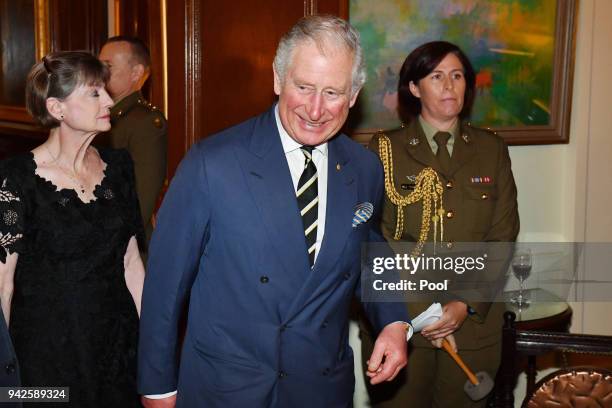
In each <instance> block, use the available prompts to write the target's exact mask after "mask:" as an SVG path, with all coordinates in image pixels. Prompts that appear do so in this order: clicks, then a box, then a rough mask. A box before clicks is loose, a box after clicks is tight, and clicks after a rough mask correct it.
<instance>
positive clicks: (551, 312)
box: [502, 288, 572, 395]
mask: <svg viewBox="0 0 612 408" xmlns="http://www.w3.org/2000/svg"><path fill="white" fill-rule="evenodd" d="M527 294H528V296H529V298H530V299H531V304H530V305H529V307H528V308H526V309H521V310H518V308H517V307H516V306H515V305H514V304H512V303H510V302H508V303H506V309H507V310H510V311H513V312H514V313H515V314H516V321H515V327H516V329H517V330H526V331H553V332H560V333H568V332H569V327H570V324H571V322H572V308H571V307H570V305H569V304H568V303H567V302H565V301H564V300H563V299H559V298H558V297H557V296H555V295H554V294H552V293H550V292H548V291H546V290H544V289H539V288H538V289H531V290H528V291H527ZM503 357H504V356H502V359H503ZM523 361H524V360H523ZM525 372H526V374H527V394H528V395H529V394H530V393H531V392H532V391H533V388H534V386H535V383H536V373H537V365H536V356H535V355H529V356H527V368H526V370H525ZM518 374H519V373H518V372H517V373H516V375H517V377H518Z"/></svg>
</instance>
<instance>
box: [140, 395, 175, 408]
mask: <svg viewBox="0 0 612 408" xmlns="http://www.w3.org/2000/svg"><path fill="white" fill-rule="evenodd" d="M140 401H141V402H142V405H143V406H144V407H145V408H174V407H175V406H176V394H174V395H172V396H170V397H167V398H162V399H152V398H147V397H141V398H140Z"/></svg>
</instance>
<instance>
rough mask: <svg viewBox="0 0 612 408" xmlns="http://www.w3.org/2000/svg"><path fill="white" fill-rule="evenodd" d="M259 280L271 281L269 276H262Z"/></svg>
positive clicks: (263, 281)
mask: <svg viewBox="0 0 612 408" xmlns="http://www.w3.org/2000/svg"><path fill="white" fill-rule="evenodd" d="M259 281H260V282H261V283H268V282H270V279H269V278H268V277H267V276H262V277H260V278H259Z"/></svg>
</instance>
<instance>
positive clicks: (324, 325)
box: [321, 320, 329, 329]
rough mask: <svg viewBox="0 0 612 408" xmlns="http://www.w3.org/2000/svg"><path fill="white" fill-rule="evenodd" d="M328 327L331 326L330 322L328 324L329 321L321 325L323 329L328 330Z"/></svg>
mask: <svg viewBox="0 0 612 408" xmlns="http://www.w3.org/2000/svg"><path fill="white" fill-rule="evenodd" d="M328 325H329V322H328V321H327V320H325V321H324V322H323V324H322V325H321V327H323V328H324V329H326V328H327V326H328Z"/></svg>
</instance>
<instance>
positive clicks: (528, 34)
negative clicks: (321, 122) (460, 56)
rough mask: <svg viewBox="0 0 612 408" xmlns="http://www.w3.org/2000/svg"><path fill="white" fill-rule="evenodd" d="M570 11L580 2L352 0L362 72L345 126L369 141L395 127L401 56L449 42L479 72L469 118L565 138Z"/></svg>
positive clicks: (513, 136) (537, 139) (513, 135)
mask: <svg viewBox="0 0 612 408" xmlns="http://www.w3.org/2000/svg"><path fill="white" fill-rule="evenodd" d="M345 1H346V0H345ZM576 9H577V1H576V0H377V1H371V0H348V4H347V5H346V10H348V18H349V20H350V22H351V23H352V24H353V25H354V26H355V27H356V28H357V29H358V30H359V32H360V34H361V41H362V46H363V48H364V55H365V57H366V63H367V72H368V80H367V82H366V85H365V87H364V89H363V90H362V91H361V92H362V93H361V95H360V97H359V102H358V106H356V108H354V112H353V113H352V114H351V117H350V118H349V122H348V128H349V131H350V132H351V133H352V134H353V135H354V137H355V138H356V139H357V140H360V141H366V140H368V139H369V137H370V135H371V134H372V133H373V132H374V131H377V130H379V129H389V128H394V127H397V126H399V125H400V119H399V117H398V115H397V112H396V110H397V81H398V73H399V70H400V67H401V65H402V63H403V61H404V59H405V58H406V56H407V55H408V54H409V53H410V51H412V50H413V49H415V48H416V47H418V46H419V45H421V44H423V43H425V42H428V41H434V40H445V41H450V42H452V43H455V44H457V45H458V46H459V47H461V49H462V50H463V51H464V52H465V53H466V54H467V55H468V57H469V58H470V61H471V62H472V64H473V66H474V69H475V71H476V100H475V103H474V108H473V109H472V115H471V118H470V121H471V122H472V123H473V124H474V125H476V126H480V127H485V128H490V129H493V130H495V131H497V132H498V133H499V134H500V135H501V136H502V137H504V139H506V141H507V142H508V143H509V144H514V145H519V144H552V143H567V142H568V141H569V122H570V110H571V96H572V80H573V65H574V48H575V47H574V39H575V18H576Z"/></svg>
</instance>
